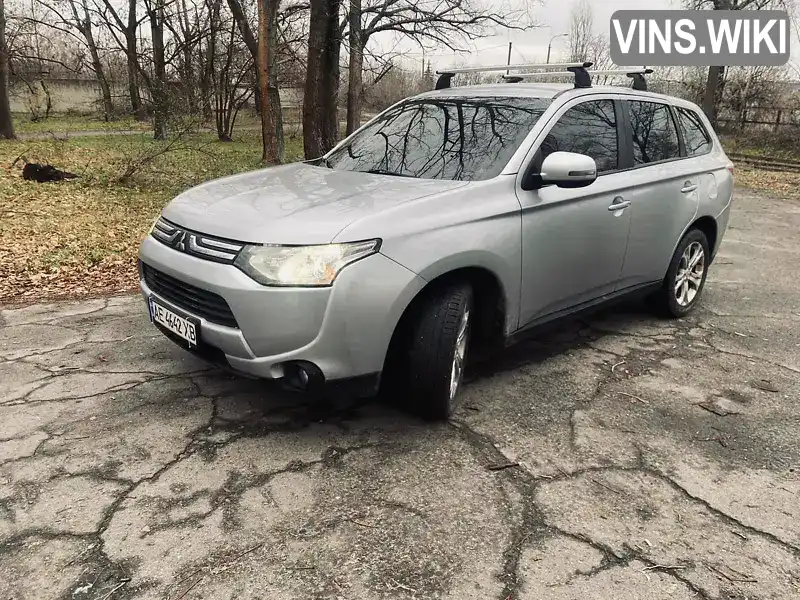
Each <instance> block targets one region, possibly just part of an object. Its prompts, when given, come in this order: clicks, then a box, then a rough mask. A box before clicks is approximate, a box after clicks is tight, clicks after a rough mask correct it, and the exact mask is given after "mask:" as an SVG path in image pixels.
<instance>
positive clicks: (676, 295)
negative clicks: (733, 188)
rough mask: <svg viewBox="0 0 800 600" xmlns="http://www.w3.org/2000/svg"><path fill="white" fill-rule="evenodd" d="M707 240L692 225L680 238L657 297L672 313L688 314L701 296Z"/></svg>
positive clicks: (706, 268) (704, 274) (660, 303)
mask: <svg viewBox="0 0 800 600" xmlns="http://www.w3.org/2000/svg"><path fill="white" fill-rule="evenodd" d="M710 256H711V254H710V252H709V248H708V240H707V238H706V236H705V234H704V233H703V232H702V231H700V230H699V229H691V230H690V231H689V232H688V233H687V234H686V235H685V236H684V237H683V239H682V240H681V241H680V243H679V244H678V247H677V248H676V249H675V254H674V255H673V257H672V261H671V262H670V265H669V269H668V270H667V275H666V277H664V283H663V285H662V287H661V290H660V291H659V292H658V294H657V296H656V299H657V301H658V304H659V305H660V308H661V309H662V310H663V311H665V312H666V313H667V315H669V316H671V317H683V316H684V315H687V314H689V312H691V310H692V309H693V308H694V307H695V306H696V304H697V302H698V301H699V300H700V295H701V293H702V291H703V287H704V286H705V283H706V276H707V275H708V265H709V260H710Z"/></svg>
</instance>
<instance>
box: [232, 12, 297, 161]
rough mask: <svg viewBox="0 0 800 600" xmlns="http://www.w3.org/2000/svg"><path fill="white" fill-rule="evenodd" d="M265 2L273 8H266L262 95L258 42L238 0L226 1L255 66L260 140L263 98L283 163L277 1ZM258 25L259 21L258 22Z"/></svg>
mask: <svg viewBox="0 0 800 600" xmlns="http://www.w3.org/2000/svg"><path fill="white" fill-rule="evenodd" d="M265 1H266V2H270V3H274V4H275V6H274V7H272V8H271V7H267V12H269V13H270V15H271V18H272V21H271V22H272V25H271V26H269V30H268V31H267V36H268V42H269V45H270V46H271V48H270V50H269V61H270V65H269V67H268V69H269V78H268V84H267V86H266V87H265V88H264V89H266V90H267V93H266V94H264V93H262V91H261V87H262V86H261V77H260V74H261V69H260V68H259V65H260V63H259V49H258V41H257V40H256V38H255V36H254V35H253V30H252V29H251V28H250V23H249V22H248V20H247V17H246V16H245V14H244V10H243V9H242V4H241V2H240V0H228V7H229V8H230V9H231V14H233V18H234V19H235V20H236V24H237V25H238V27H239V33H240V34H241V35H242V40H244V44H245V46H247V49H248V50H250V54H251V56H252V57H253V63H254V64H255V65H256V76H257V79H258V81H257V82H256V90H255V98H256V108H257V110H258V114H259V116H261V117H262V121H261V125H262V131H261V133H262V138H263V136H264V121H263V114H264V109H263V107H264V106H265V103H264V99H263V98H264V97H268V98H269V102H268V104H269V105H271V107H272V121H271V123H272V125H271V126H270V129H272V130H274V135H275V145H276V148H277V155H276V156H277V157H278V161H281V162H282V161H283V146H284V144H283V115H282V113H281V102H280V93H279V91H278V78H277V70H276V68H275V66H276V61H275V59H276V52H275V48H276V46H277V42H276V39H277V25H276V23H275V21H276V19H277V14H278V12H277V11H278V5H277V0H265ZM259 23H260V20H259Z"/></svg>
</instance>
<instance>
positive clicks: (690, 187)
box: [681, 181, 697, 194]
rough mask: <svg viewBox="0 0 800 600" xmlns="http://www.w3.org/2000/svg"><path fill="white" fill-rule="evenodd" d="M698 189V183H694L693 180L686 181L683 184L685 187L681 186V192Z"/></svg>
mask: <svg viewBox="0 0 800 600" xmlns="http://www.w3.org/2000/svg"><path fill="white" fill-rule="evenodd" d="M696 189H697V184H695V183H692V182H691V181H687V182H686V183H684V184H683V187H682V188H681V192H682V193H684V194H690V193H692V192H693V191H695V190H696Z"/></svg>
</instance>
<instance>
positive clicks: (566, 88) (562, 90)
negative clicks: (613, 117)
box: [415, 82, 698, 110]
mask: <svg viewBox="0 0 800 600" xmlns="http://www.w3.org/2000/svg"><path fill="white" fill-rule="evenodd" d="M593 94H621V95H630V96H631V97H634V96H635V97H639V98H641V97H646V98H651V99H653V100H661V101H663V102H669V103H671V104H674V105H677V106H684V107H687V108H692V109H694V110H697V108H698V107H697V105H696V104H694V103H692V102H689V101H687V100H683V99H681V98H676V97H674V96H667V95H665V94H657V93H655V92H646V91H642V90H634V89H631V88H629V87H618V86H608V85H604V86H593V87H590V88H575V86H574V85H573V84H571V83H569V84H568V83H526V82H520V83H492V84H481V85H465V86H456V87H449V88H445V89H441V90H433V91H430V92H424V93H422V94H419V95H418V96H415V98H464V97H473V98H474V97H482V96H483V97H506V98H549V99H553V98H556V97H560V96H564V98H565V99H567V98H575V97H578V96H590V95H593Z"/></svg>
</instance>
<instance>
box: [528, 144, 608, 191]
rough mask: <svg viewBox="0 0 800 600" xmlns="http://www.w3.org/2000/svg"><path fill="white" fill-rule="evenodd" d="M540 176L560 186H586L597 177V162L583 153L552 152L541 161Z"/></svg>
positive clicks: (544, 180)
mask: <svg viewBox="0 0 800 600" xmlns="http://www.w3.org/2000/svg"><path fill="white" fill-rule="evenodd" d="M541 178H542V182H544V183H554V184H556V185H557V186H558V187H562V188H580V187H586V186H587V185H591V184H592V183H594V181H595V179H597V164H596V163H595V162H594V159H593V158H592V157H591V156H586V155H585V154H577V153H575V152H553V153H552V154H548V155H547V157H546V158H545V159H544V161H542V168H541Z"/></svg>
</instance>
